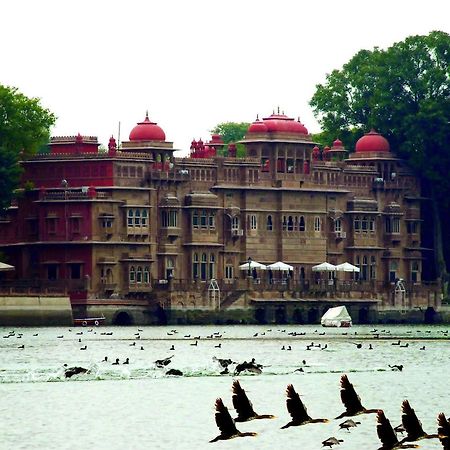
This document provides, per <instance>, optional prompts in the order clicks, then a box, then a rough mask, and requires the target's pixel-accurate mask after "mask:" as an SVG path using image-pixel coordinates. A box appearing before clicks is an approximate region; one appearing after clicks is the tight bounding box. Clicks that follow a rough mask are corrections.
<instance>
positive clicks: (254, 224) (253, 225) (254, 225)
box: [250, 215, 258, 230]
mask: <svg viewBox="0 0 450 450" xmlns="http://www.w3.org/2000/svg"><path fill="white" fill-rule="evenodd" d="M250 228H251V229H252V230H256V229H257V228H258V223H257V220H256V216H255V215H251V216H250Z"/></svg>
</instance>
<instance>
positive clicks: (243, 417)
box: [232, 380, 275, 422]
mask: <svg viewBox="0 0 450 450" xmlns="http://www.w3.org/2000/svg"><path fill="white" fill-rule="evenodd" d="M232 400H233V406H234V409H235V410H236V412H237V414H238V416H237V418H236V419H235V422H247V421H248V420H252V419H274V418H275V416H272V415H271V414H263V415H259V414H256V413H255V411H254V410H253V405H252V402H251V401H250V400H249V398H248V397H247V394H246V393H245V390H244V389H242V387H241V384H240V383H239V381H238V380H234V381H233V399H232Z"/></svg>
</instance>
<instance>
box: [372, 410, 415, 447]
mask: <svg viewBox="0 0 450 450" xmlns="http://www.w3.org/2000/svg"><path fill="white" fill-rule="evenodd" d="M377 434H378V438H379V439H380V441H381V443H382V444H383V445H382V446H381V447H380V448H379V449H378V450H392V449H395V448H417V447H418V446H417V445H414V444H406V445H405V444H402V443H401V442H399V440H398V439H397V435H396V434H395V431H394V429H393V428H392V425H391V422H389V419H388V418H387V417H386V416H385V415H384V411H382V410H379V411H378V412H377Z"/></svg>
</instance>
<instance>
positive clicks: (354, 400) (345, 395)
mask: <svg viewBox="0 0 450 450" xmlns="http://www.w3.org/2000/svg"><path fill="white" fill-rule="evenodd" d="M341 400H342V403H343V404H344V406H345V411H344V412H343V413H342V414H340V415H339V416H337V417H336V419H342V417H351V416H356V415H357V414H370V413H377V412H378V410H377V409H366V408H364V406H363V405H362V404H361V399H360V398H359V395H358V394H357V393H356V391H355V388H354V387H353V384H352V383H350V381H349V379H348V377H347V375H342V376H341Z"/></svg>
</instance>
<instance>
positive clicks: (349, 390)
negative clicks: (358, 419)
mask: <svg viewBox="0 0 450 450" xmlns="http://www.w3.org/2000/svg"><path fill="white" fill-rule="evenodd" d="M341 400H342V403H343V404H344V406H345V409H346V410H347V412H348V413H349V414H356V413H358V412H361V411H362V410H364V407H363V405H362V404H361V399H360V398H359V395H358V394H357V393H356V391H355V388H354V387H353V384H352V383H350V381H349V379H348V377H347V375H342V376H341Z"/></svg>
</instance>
